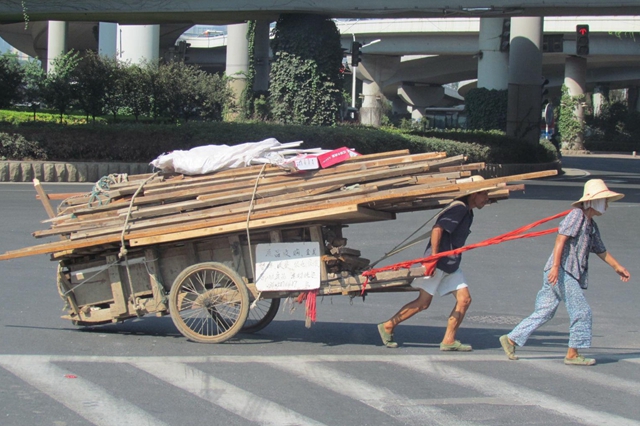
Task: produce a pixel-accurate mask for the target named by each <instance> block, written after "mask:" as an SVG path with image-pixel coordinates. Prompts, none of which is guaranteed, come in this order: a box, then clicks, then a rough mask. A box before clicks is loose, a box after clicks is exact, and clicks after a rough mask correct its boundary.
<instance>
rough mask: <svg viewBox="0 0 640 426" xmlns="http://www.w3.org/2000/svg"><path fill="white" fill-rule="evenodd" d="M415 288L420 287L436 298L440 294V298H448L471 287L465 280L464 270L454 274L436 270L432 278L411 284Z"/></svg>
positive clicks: (421, 279)
mask: <svg viewBox="0 0 640 426" xmlns="http://www.w3.org/2000/svg"><path fill="white" fill-rule="evenodd" d="M411 285H412V286H413V287H418V288H421V289H423V290H424V291H426V292H427V293H429V294H430V295H432V296H434V295H435V294H436V293H438V294H439V295H440V296H446V295H447V294H449V293H451V292H452V291H456V290H460V289H461V288H465V287H469V286H468V285H467V283H466V281H465V279H464V274H463V273H462V270H460V269H458V270H457V271H455V272H454V273H452V274H447V273H446V272H443V271H441V270H440V269H436V272H435V273H434V274H433V276H431V277H422V278H417V279H415V280H413V283H412V284H411Z"/></svg>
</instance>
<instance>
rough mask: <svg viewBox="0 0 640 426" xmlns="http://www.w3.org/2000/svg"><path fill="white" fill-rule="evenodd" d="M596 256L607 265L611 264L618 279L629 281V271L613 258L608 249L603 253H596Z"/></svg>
mask: <svg viewBox="0 0 640 426" xmlns="http://www.w3.org/2000/svg"><path fill="white" fill-rule="evenodd" d="M598 257H599V258H600V259H602V260H604V261H605V262H606V263H607V265H609V266H611V267H612V268H613V270H614V271H616V274H618V275H620V280H622V281H624V282H627V281H629V278H631V274H630V273H629V271H627V269H626V268H625V267H624V266H622V265H621V264H619V263H618V261H617V260H616V259H614V257H613V256H611V254H609V252H608V251H605V252H604V253H598Z"/></svg>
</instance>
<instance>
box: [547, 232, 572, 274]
mask: <svg viewBox="0 0 640 426" xmlns="http://www.w3.org/2000/svg"><path fill="white" fill-rule="evenodd" d="M568 239H569V236H567V235H562V234H558V236H557V237H556V243H555V244H554V246H553V265H552V266H551V269H550V270H549V275H547V278H548V280H549V283H550V284H551V285H555V284H556V283H557V282H558V271H560V263H561V262H562V250H564V245H565V244H566V243H567V240H568Z"/></svg>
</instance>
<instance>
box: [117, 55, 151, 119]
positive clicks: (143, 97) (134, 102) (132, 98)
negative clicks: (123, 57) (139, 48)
mask: <svg viewBox="0 0 640 426" xmlns="http://www.w3.org/2000/svg"><path fill="white" fill-rule="evenodd" d="M150 79H151V76H150V72H149V70H148V69H147V67H145V68H143V67H141V66H140V65H137V64H132V65H128V66H124V67H123V68H122V75H121V78H120V85H119V91H120V93H121V95H122V97H123V99H122V100H123V106H124V108H125V109H126V110H127V112H129V113H130V114H131V115H133V116H134V117H135V119H136V121H138V120H139V118H140V116H141V115H151V97H152V95H151V93H152V87H151V80H150Z"/></svg>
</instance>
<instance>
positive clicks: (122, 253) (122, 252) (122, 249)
mask: <svg viewBox="0 0 640 426" xmlns="http://www.w3.org/2000/svg"><path fill="white" fill-rule="evenodd" d="M159 174H160V172H155V173H153V174H152V175H151V176H149V177H148V178H147V179H145V180H144V181H142V183H141V184H140V186H138V189H136V192H135V193H134V194H133V196H132V197H131V201H130V202H129V208H128V209H127V215H126V217H125V219H124V225H123V226H122V233H120V252H119V253H118V257H119V258H120V259H123V258H124V266H125V269H126V270H127V278H128V279H129V291H130V294H129V302H131V304H132V305H133V306H134V307H135V309H136V315H137V316H138V317H140V316H141V315H140V311H142V306H136V301H135V300H134V296H133V295H134V293H135V292H134V291H133V280H132V278H131V270H130V268H129V259H128V257H127V253H128V250H127V247H126V244H125V241H124V236H125V234H126V232H127V226H128V225H129V219H130V218H131V210H133V202H134V201H135V199H136V197H137V196H138V194H139V193H140V191H142V188H143V187H144V186H145V185H146V184H147V182H149V181H150V180H151V179H153V178H155V177H156V176H158V175H159Z"/></svg>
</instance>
